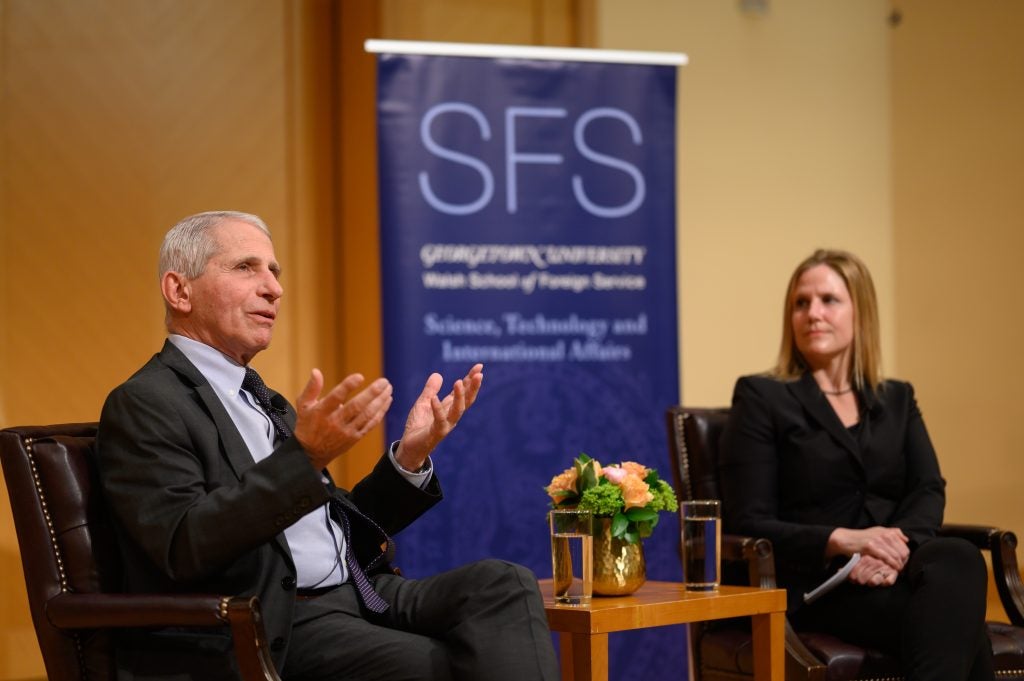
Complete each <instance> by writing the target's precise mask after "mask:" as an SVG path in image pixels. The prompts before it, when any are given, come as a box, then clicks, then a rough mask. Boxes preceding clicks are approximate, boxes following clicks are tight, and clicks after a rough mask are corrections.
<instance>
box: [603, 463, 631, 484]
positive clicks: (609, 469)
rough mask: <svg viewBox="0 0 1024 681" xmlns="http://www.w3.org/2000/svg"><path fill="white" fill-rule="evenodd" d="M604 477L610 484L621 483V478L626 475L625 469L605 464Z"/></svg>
mask: <svg viewBox="0 0 1024 681" xmlns="http://www.w3.org/2000/svg"><path fill="white" fill-rule="evenodd" d="M604 477H606V478H607V479H608V482H610V483H612V484H615V485H621V484H622V480H623V478H625V477H626V469H624V468H619V467H618V466H605V468H604Z"/></svg>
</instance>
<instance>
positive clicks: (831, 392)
mask: <svg viewBox="0 0 1024 681" xmlns="http://www.w3.org/2000/svg"><path fill="white" fill-rule="evenodd" d="M821 392H823V393H825V394H826V395H832V396H834V397H839V396H840V395H845V394H846V393H852V392H853V388H847V389H845V390H825V389H824V388H823V389H822V391H821Z"/></svg>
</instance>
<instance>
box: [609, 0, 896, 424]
mask: <svg viewBox="0 0 1024 681" xmlns="http://www.w3.org/2000/svg"><path fill="white" fill-rule="evenodd" d="M768 4H769V5H770V11H769V12H767V13H766V14H757V13H745V12H743V11H741V10H740V3H739V2H698V1H694V2H677V1H675V0H638V1H637V2H632V3H621V2H617V0H604V1H603V2H601V3H599V5H598V12H597V16H598V18H599V23H598V27H597V31H596V33H597V40H598V44H599V45H600V46H601V47H610V48H622V49H653V50H669V51H680V52H685V53H686V54H687V55H688V56H689V58H690V63H689V65H688V66H685V67H683V68H682V70H681V71H680V76H679V92H680V95H679V100H680V101H679V110H680V116H679V157H680V166H679V215H680V217H679V240H678V249H679V272H680V282H679V295H680V322H681V323H680V327H681V330H680V338H681V344H682V387H681V390H682V395H683V401H684V402H685V403H686V404H689V405H693V406H699V405H704V406H711V405H724V404H728V402H729V399H730V396H731V395H732V387H733V383H734V382H735V380H736V378H737V377H738V376H740V375H741V374H747V373H753V372H758V371H763V370H765V369H767V368H769V366H770V365H771V364H772V363H773V361H774V358H775V355H776V353H777V352H778V342H779V333H780V331H781V324H782V296H783V293H784V289H785V286H786V282H787V280H788V278H789V274H790V272H792V270H793V268H794V267H795V266H796V264H797V263H798V262H799V261H800V260H802V259H803V258H804V257H805V256H807V255H809V254H810V253H811V251H813V250H814V249H815V248H816V247H819V246H823V247H838V248H847V249H850V250H852V251H855V252H856V253H858V254H860V255H861V256H862V257H863V258H864V259H865V260H866V261H867V262H868V264H869V265H870V267H871V270H872V273H873V275H874V277H875V279H876V284H877V285H878V289H879V292H880V297H881V300H880V305H881V313H882V322H883V331H884V333H883V346H884V348H883V349H884V353H885V355H886V358H887V359H888V360H889V362H888V363H889V364H890V365H891V364H893V359H894V354H895V350H894V343H893V336H894V331H895V329H894V324H893V320H894V304H893V301H894V291H893V289H894V286H893V248H892V229H893V228H892V218H891V215H890V194H891V188H890V185H891V181H890V171H889V153H890V143H889V89H888V69H889V48H888V42H887V40H888V26H887V25H886V23H885V16H886V2H885V1H884V0H870V1H867V0H863V1H859V2H840V3H833V2H829V3H823V2H819V1H818V0H773V1H772V2H770V3H768Z"/></svg>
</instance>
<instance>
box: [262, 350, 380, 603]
mask: <svg viewBox="0 0 1024 681" xmlns="http://www.w3.org/2000/svg"><path fill="white" fill-rule="evenodd" d="M242 389H243V390H248V391H249V394H251V395H252V396H253V397H255V398H256V402H257V403H258V404H259V405H260V407H262V408H263V412H264V413H265V414H266V415H267V418H269V419H270V422H271V423H273V424H274V430H276V431H277V434H278V436H279V437H280V438H281V439H282V440H287V439H288V438H290V437H291V436H292V429H291V428H289V427H288V424H287V423H285V422H284V411H283V410H281V409H275V408H274V407H273V406H272V405H271V404H270V390H269V389H268V388H267V384H266V383H264V382H263V379H262V378H260V375H259V374H258V373H256V370H255V369H253V368H251V367H246V368H245V378H244V379H243V380H242ZM333 506H334V509H335V510H336V511H337V512H338V516H340V517H341V529H342V532H343V534H344V536H345V565H346V566H347V567H348V574H349V577H351V578H352V582H353V583H354V584H355V585H356V589H357V590H358V591H359V598H360V600H361V601H362V602H363V605H365V606H366V607H367V609H369V610H372V611H373V612H377V613H381V612H384V611H385V610H387V609H388V602H387V601H385V600H384V599H383V598H381V596H380V594H379V593H377V592H376V591H374V590H373V584H371V583H370V579H369V578H368V577H367V576H366V573H365V572H363V568H362V566H360V565H359V561H357V560H356V556H355V554H354V553H353V552H352V527H351V524H350V523H349V519H348V514H349V513H358V511H353V510H348V509H346V508H345V506H344V505H343V504H341V503H338V502H337V501H335V502H334V503H333ZM364 517H365V516H364ZM367 520H369V519H368V518H367ZM370 522H371V523H372V522H373V521H370ZM378 529H379V528H378ZM382 534H383V531H382ZM385 536H386V535H385ZM388 541H390V540H388Z"/></svg>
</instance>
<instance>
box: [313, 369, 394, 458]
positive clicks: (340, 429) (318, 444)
mask: <svg viewBox="0 0 1024 681" xmlns="http://www.w3.org/2000/svg"><path fill="white" fill-rule="evenodd" d="M362 383H363V376H362V375H361V374H351V375H349V376H346V377H345V380H343V381H342V382H341V383H339V384H338V385H336V386H334V387H333V388H332V389H331V391H330V392H329V393H327V394H326V395H324V396H323V397H320V391H321V390H323V387H324V376H323V374H322V373H320V370H319V369H313V372H312V375H311V376H310V377H309V382H308V383H306V387H305V388H303V389H302V394H300V395H299V399H298V400H296V403H295V412H296V419H295V438H296V439H297V440H298V441H299V443H300V444H301V445H302V447H303V449H305V450H306V453H307V454H308V455H309V460H310V462H312V464H313V466H315V467H316V469H317V470H320V469H322V468H324V467H326V466H327V464H329V463H330V462H331V461H333V460H334V459H335V458H336V457H338V456H339V455H341V454H343V453H345V452H347V451H348V450H349V449H351V448H352V445H354V444H355V443H357V442H359V440H361V439H362V438H363V436H364V435H366V433H368V432H369V431H370V430H371V429H372V428H374V426H376V425H377V424H378V423H380V422H381V419H383V418H384V414H385V413H387V410H388V407H390V406H391V400H392V397H391V384H390V383H389V382H388V381H387V379H384V378H378V379H377V380H376V381H374V382H373V383H371V384H370V385H369V386H367V387H366V388H365V389H364V390H362V391H360V392H356V391H357V390H358V388H359V386H360V385H362Z"/></svg>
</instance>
